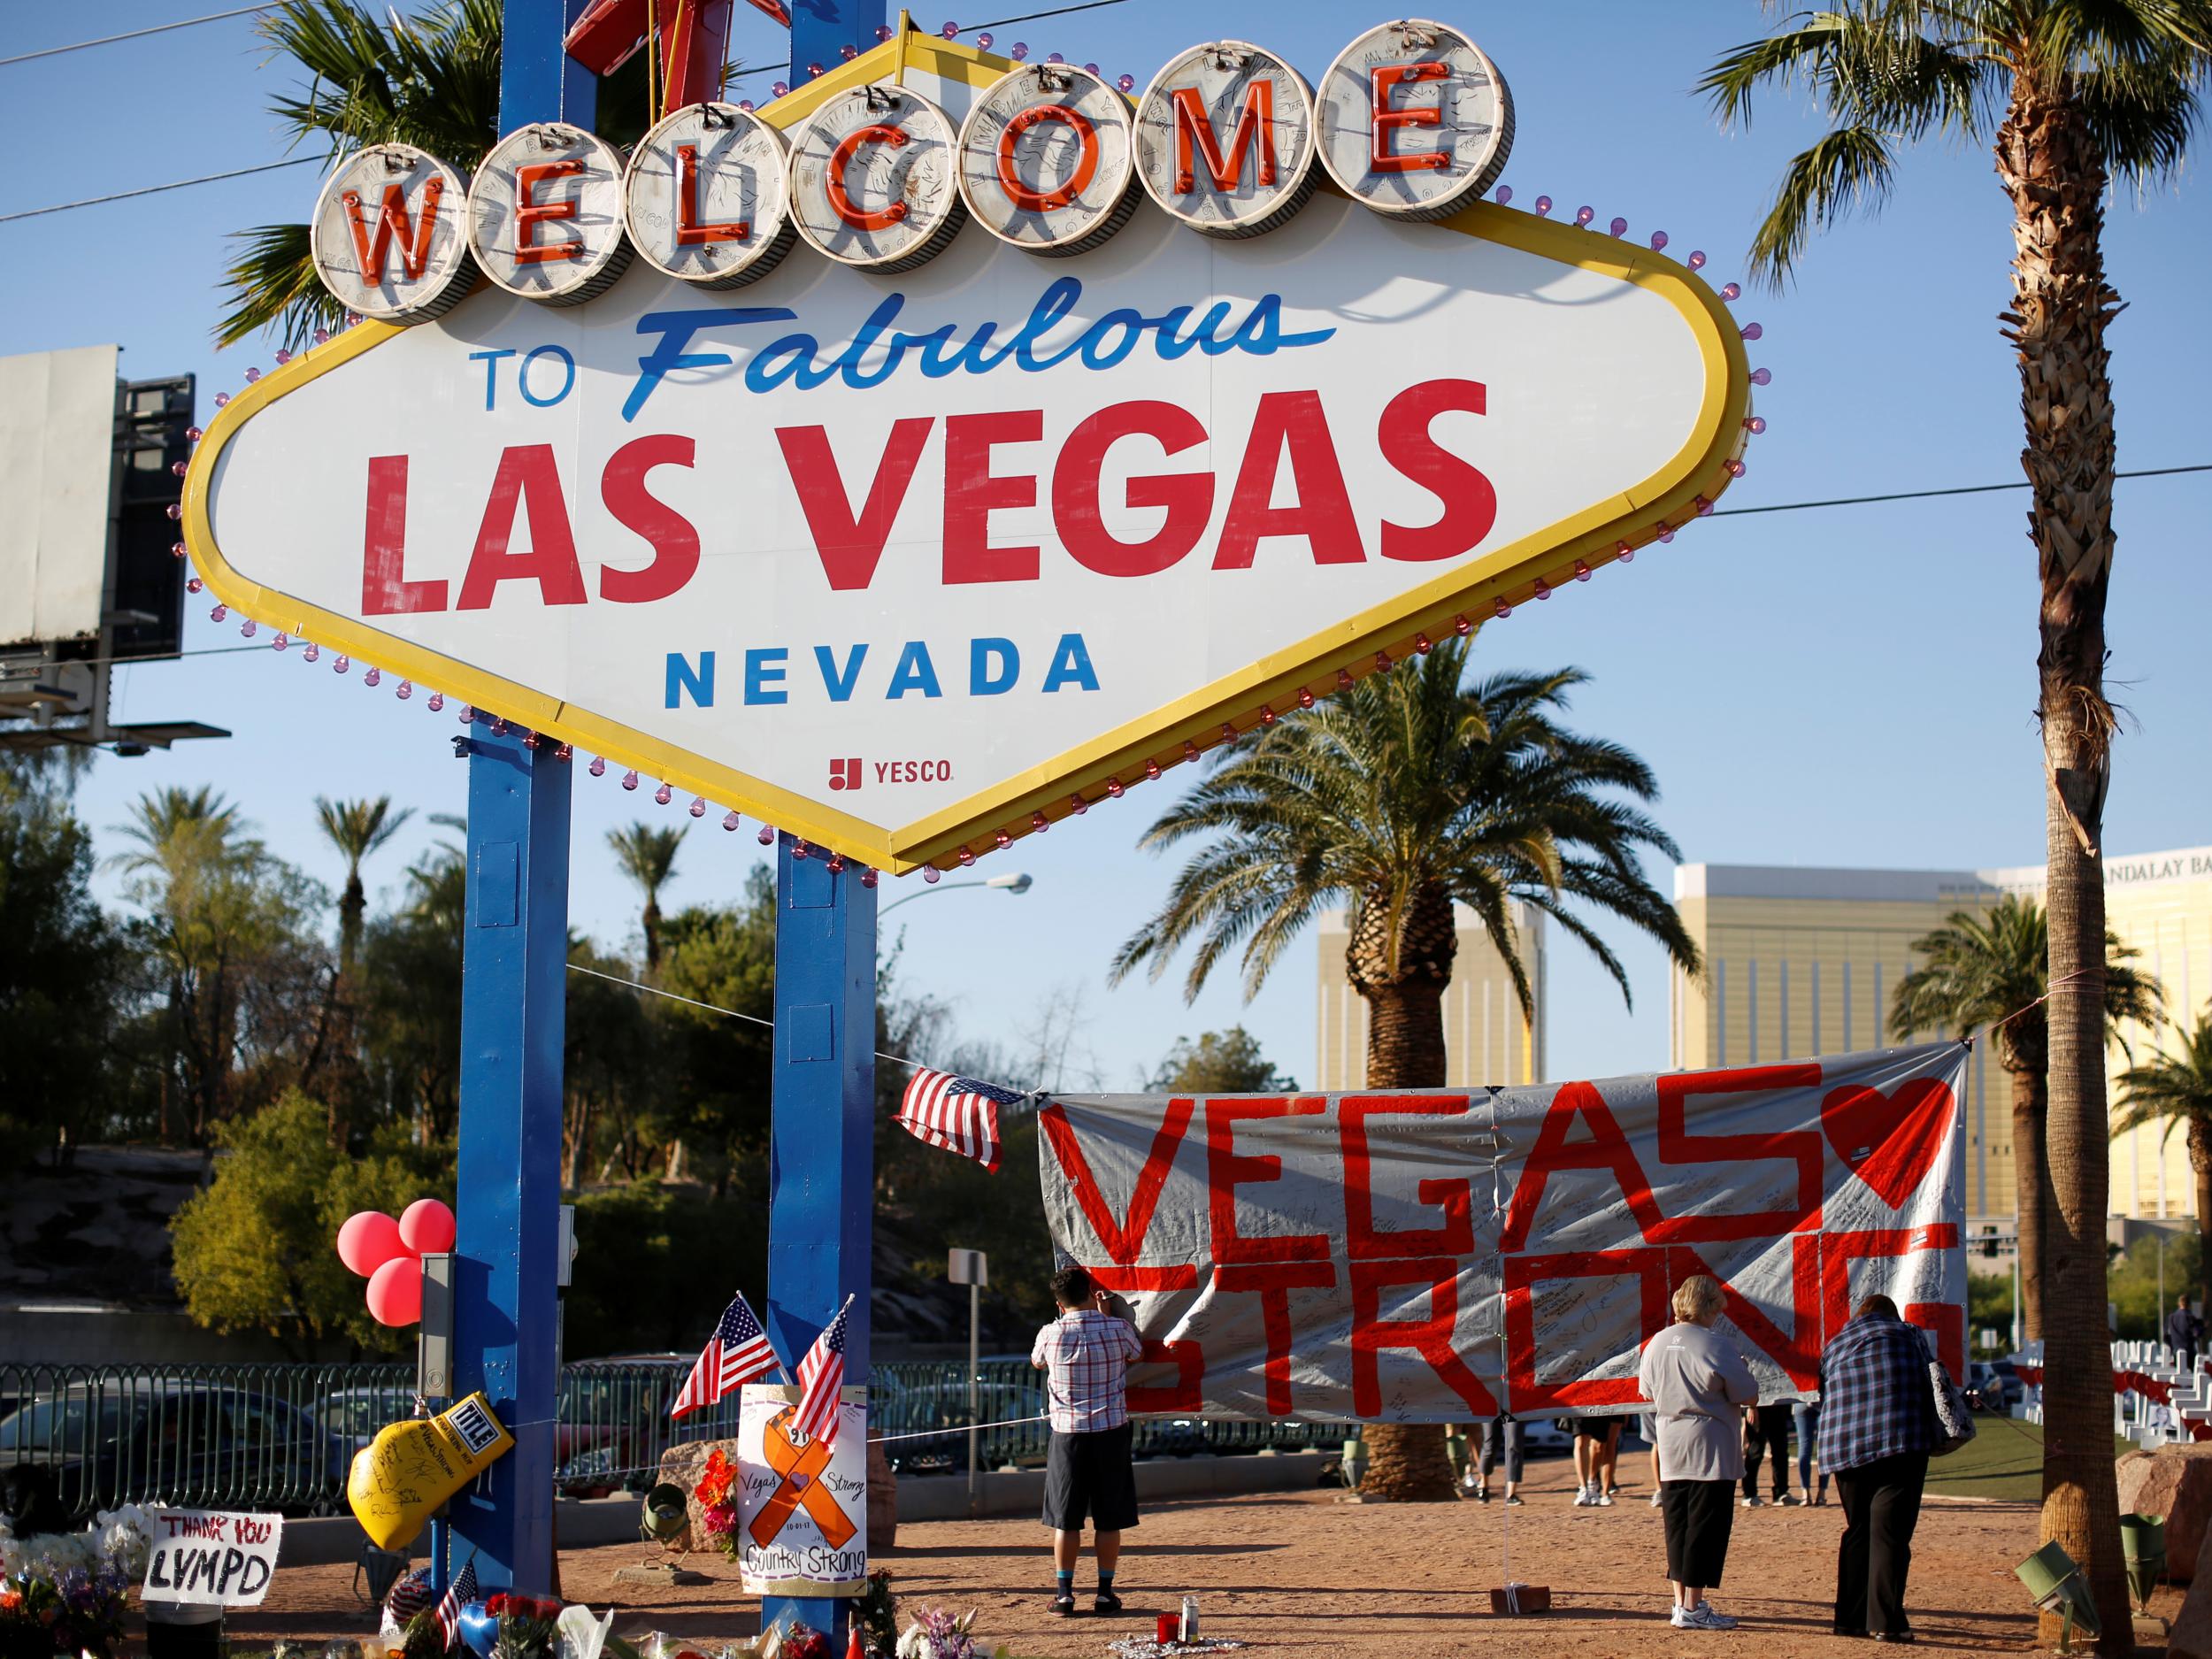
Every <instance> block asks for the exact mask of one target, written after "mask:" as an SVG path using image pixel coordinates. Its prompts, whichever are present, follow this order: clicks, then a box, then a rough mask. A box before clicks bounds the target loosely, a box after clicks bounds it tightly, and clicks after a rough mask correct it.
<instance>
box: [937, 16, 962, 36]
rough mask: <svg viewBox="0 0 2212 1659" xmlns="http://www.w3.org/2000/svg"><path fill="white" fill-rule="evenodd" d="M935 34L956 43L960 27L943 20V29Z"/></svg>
mask: <svg viewBox="0 0 2212 1659" xmlns="http://www.w3.org/2000/svg"><path fill="white" fill-rule="evenodd" d="M937 32H938V33H939V34H940V35H943V36H944V37H945V38H946V39H947V40H949V41H956V40H958V39H959V38H960V26H959V25H958V24H957V23H955V22H954V21H953V20H952V19H950V18H948V19H945V27H942V28H941V29H939V30H938V31H937Z"/></svg>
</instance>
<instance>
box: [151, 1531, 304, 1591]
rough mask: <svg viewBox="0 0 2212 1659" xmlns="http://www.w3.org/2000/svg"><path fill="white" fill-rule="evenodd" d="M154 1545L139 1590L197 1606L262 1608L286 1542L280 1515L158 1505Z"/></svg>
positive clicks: (153, 1532)
mask: <svg viewBox="0 0 2212 1659" xmlns="http://www.w3.org/2000/svg"><path fill="white" fill-rule="evenodd" d="M150 1531H151V1532H152V1534H153V1548H152V1551H151V1553H150V1555H148V1556H147V1558H146V1581H145V1583H144V1584H143V1585H142V1586H140V1594H142V1596H143V1597H144V1598H145V1599H146V1600H148V1601H181V1602H184V1603H187V1604H188V1605H191V1606H196V1607H258V1606H260V1605H261V1600H262V1598H263V1597H264V1596H265V1595H267V1594H269V1582H270V1580H271V1579H273V1578H275V1577H276V1565H277V1552H278V1550H279V1549H280V1548H281V1547H282V1546H283V1543H284V1517H282V1516H280V1515H240V1514H234V1513H233V1512H231V1511H229V1510H225V1509H156V1510H154V1511H153V1512H152V1517H151V1525H150Z"/></svg>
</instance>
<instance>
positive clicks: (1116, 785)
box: [1106, 778, 1122, 801]
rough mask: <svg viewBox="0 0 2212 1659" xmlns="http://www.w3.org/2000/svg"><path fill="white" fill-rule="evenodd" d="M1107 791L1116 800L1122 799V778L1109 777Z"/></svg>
mask: <svg viewBox="0 0 2212 1659" xmlns="http://www.w3.org/2000/svg"><path fill="white" fill-rule="evenodd" d="M1106 793H1107V794H1108V795H1110V796H1111V797H1112V798H1113V799H1115V800H1117V801H1118V800H1120V799H1121V796H1122V782H1121V780H1120V779H1118V778H1109V779H1107V780H1106Z"/></svg>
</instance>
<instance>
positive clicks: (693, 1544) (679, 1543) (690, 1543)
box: [660, 1440, 737, 1555]
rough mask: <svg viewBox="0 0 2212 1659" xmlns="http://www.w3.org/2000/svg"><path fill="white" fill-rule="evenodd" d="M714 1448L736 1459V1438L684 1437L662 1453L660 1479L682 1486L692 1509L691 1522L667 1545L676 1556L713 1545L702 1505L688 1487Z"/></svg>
mask: <svg viewBox="0 0 2212 1659" xmlns="http://www.w3.org/2000/svg"><path fill="white" fill-rule="evenodd" d="M717 1451H719V1452H720V1453H721V1454H722V1455H723V1456H725V1457H726V1458H728V1459H729V1460H730V1461H731V1462H733V1463H734V1462H736V1461H737V1442H736V1441H735V1440H686V1441H684V1442H683V1444H682V1445H680V1446H672V1447H670V1448H668V1449H667V1450H666V1451H664V1452H663V1453H662V1454H661V1473H660V1478H661V1479H663V1480H664V1481H666V1482H668V1484H669V1485H671V1486H681V1487H682V1488H683V1490H684V1502H685V1504H686V1506H687V1508H688V1509H690V1511H691V1525H689V1526H687V1527H686V1528H685V1529H684V1531H683V1532H680V1533H679V1534H678V1535H677V1537H676V1538H675V1539H674V1540H673V1541H672V1542H671V1543H670V1544H669V1546H668V1548H670V1549H671V1550H672V1551H674V1552H675V1553H677V1554H679V1555H680V1554H681V1553H682V1552H683V1551H685V1550H687V1549H708V1548H712V1547H713V1545H712V1540H710V1539H709V1538H708V1536H707V1529H706V1523H705V1521H704V1519H703V1509H704V1508H705V1506H704V1505H703V1504H702V1503H701V1502H699V1500H698V1499H696V1498H695V1497H693V1496H692V1495H691V1489H692V1488H693V1487H694V1486H697V1485H698V1484H699V1477H700V1475H701V1474H702V1473H703V1471H705V1469H706V1466H707V1458H708V1456H709V1455H710V1454H712V1453H714V1452H717Z"/></svg>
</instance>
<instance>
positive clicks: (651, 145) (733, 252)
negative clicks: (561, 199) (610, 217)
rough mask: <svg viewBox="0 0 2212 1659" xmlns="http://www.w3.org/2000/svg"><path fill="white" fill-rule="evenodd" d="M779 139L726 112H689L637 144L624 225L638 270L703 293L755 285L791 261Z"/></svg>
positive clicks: (703, 107) (626, 183) (625, 192)
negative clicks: (643, 267) (642, 265)
mask: <svg viewBox="0 0 2212 1659" xmlns="http://www.w3.org/2000/svg"><path fill="white" fill-rule="evenodd" d="M787 165H788V164H787V157H786V155H785V152H784V143H783V134H781V133H779V132H778V131H777V130H776V129H775V128H774V127H771V126H769V125H768V123H767V122H765V121H764V120H762V119H760V118H759V117H758V116H757V115H755V114H754V113H753V112H752V111H749V110H741V109H739V108H738V107H737V106H736V105H735V104H687V105H686V106H685V107H684V108H683V109H680V110H678V111H676V112H675V113H674V114H672V115H671V116H670V117H669V118H668V119H666V120H664V121H663V122H661V124H660V125H659V126H657V127H654V128H653V130H652V131H651V132H649V133H648V134H645V136H644V137H643V138H641V139H640V140H639V141H638V145H637V149H636V150H635V151H634V152H633V153H632V155H631V157H630V170H629V173H628V174H627V175H626V177H625V178H624V180H623V183H622V204H623V218H624V221H625V223H626V226H627V227H628V229H629V233H630V241H631V243H632V244H633V245H634V247H635V248H636V250H637V251H638V253H639V255H640V256H641V257H642V258H643V259H644V260H645V262H646V263H647V264H648V265H651V266H652V267H653V268H654V269H655V270H657V271H663V272H665V273H667V274H668V275H670V276H672V277H675V278H677V279H679V280H681V281H685V282H688V283H691V284H692V285H693V286H694V287H696V288H737V287H740V286H741V285H743V284H744V283H747V282H754V281H757V280H759V279H761V278H762V277H764V276H766V275H767V274H768V273H770V272H771V271H772V270H774V269H775V268H776V265H777V263H778V261H780V260H781V259H782V258H783V257H784V256H785V255H786V254H787V253H789V252H790V251H791V249H792V246H793V244H795V242H797V241H798V232H797V230H796V229H795V228H794V227H793V226H792V223H791V212H790V204H789V198H788V196H787V195H786V190H785V178H784V174H785V172H786V170H787Z"/></svg>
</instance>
